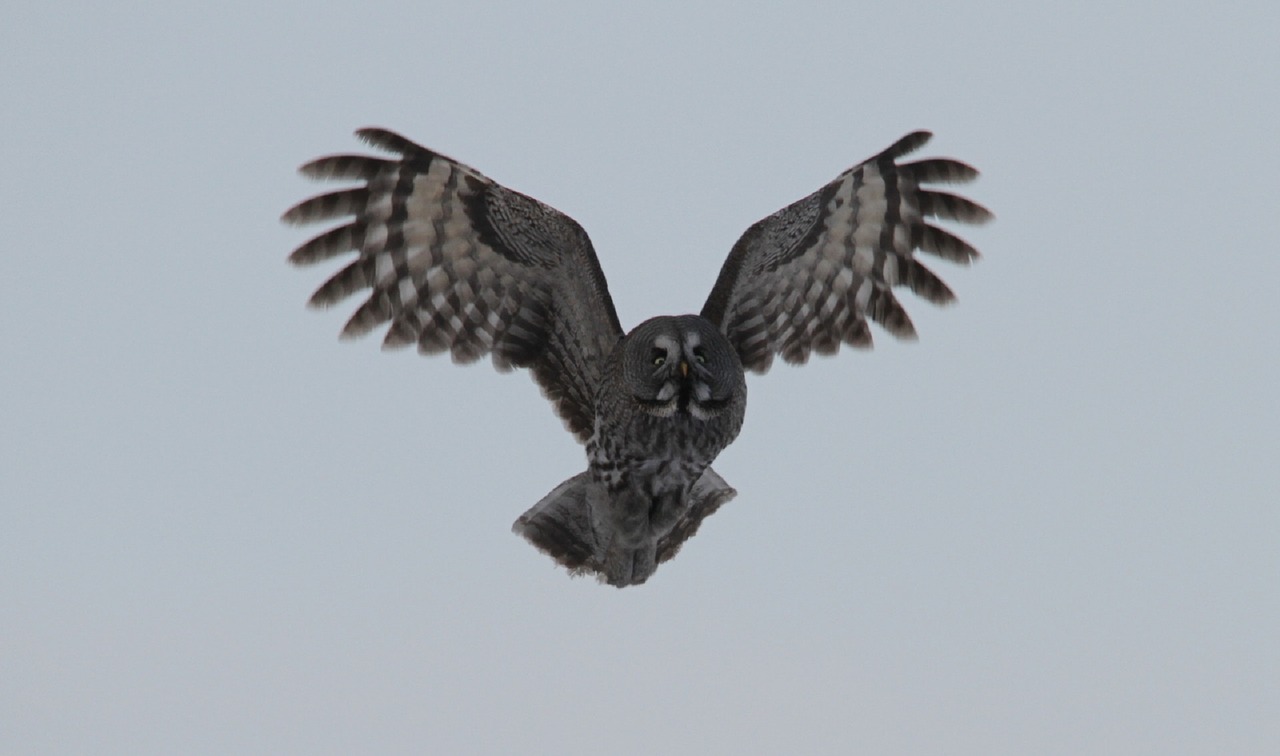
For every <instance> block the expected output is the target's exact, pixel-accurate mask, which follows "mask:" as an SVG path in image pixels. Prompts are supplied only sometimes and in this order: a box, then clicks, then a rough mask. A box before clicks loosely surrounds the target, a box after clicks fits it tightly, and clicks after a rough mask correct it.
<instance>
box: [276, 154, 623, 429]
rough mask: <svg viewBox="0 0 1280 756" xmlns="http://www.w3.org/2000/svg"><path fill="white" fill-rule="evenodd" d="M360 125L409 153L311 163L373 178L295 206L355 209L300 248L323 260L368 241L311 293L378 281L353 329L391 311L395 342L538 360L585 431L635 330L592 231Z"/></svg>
mask: <svg viewBox="0 0 1280 756" xmlns="http://www.w3.org/2000/svg"><path fill="white" fill-rule="evenodd" d="M356 133H357V134H358V135H359V136H360V137H361V138H362V139H364V140H365V141H366V142H368V143H369V144H371V145H373V146H374V147H378V148H381V149H384V150H386V151H388V152H391V153H393V154H394V155H395V157H394V158H383V157H373V156H369V155H333V156H330V157H323V158H319V159H318V160H313V161H311V162H310V163H307V164H306V165H304V166H302V168H301V169H300V170H301V172H302V173H303V174H305V175H307V176H309V177H311V178H316V179H340V180H341V179H346V180H358V181H361V182H363V183H362V184H361V185H359V186H356V187H352V188H347V189H340V190H338V191H334V192H330V193H328V194H322V195H320V196H317V197H312V198H311V199H309V200H305V201H303V202H300V203H298V204H297V205H295V206H294V207H292V208H290V209H289V210H288V211H286V212H285V214H284V216H283V220H284V221H285V222H287V223H312V222H316V221H325V220H330V219H333V218H341V217H344V216H351V217H350V219H349V221H348V222H346V223H344V224H343V225H339V226H337V227H335V228H332V229H330V230H328V231H326V232H324V233H322V234H320V235H319V236H317V237H315V238H314V239H311V240H310V241H308V242H306V243H305V244H303V245H302V246H300V247H298V248H297V249H296V250H294V252H293V254H292V255H290V256H289V260H290V262H293V263H295V264H299V265H310V264H314V263H318V262H323V261H326V260H328V259H330V258H332V257H335V256H338V255H343V254H346V253H349V252H354V253H355V259H354V260H351V261H350V262H349V263H348V264H347V265H346V267H344V268H342V269H341V270H339V271H338V272H337V273H335V274H334V275H333V276H331V277H330V278H329V279H328V280H327V281H325V283H324V284H323V285H322V286H321V287H320V288H319V289H318V290H316V292H315V294H313V295H312V297H311V301H310V304H312V305H314V306H319V307H328V306H330V305H333V304H336V303H337V302H339V301H341V300H342V299H345V298H346V297H348V296H350V295H352V294H354V293H356V292H359V291H366V292H367V299H365V301H364V303H363V304H361V305H360V306H359V307H358V308H357V309H356V311H355V314H353V315H352V316H351V319H350V320H348V321H347V324H346V326H345V327H344V328H343V329H342V335H343V336H344V337H354V336H360V335H363V334H365V333H368V332H369V331H371V330H373V329H375V328H377V327H378V326H381V325H384V324H388V323H389V324H390V327H389V328H388V330H387V334H386V337H385V338H384V340H383V344H384V346H387V347H403V346H408V345H411V344H415V345H417V347H418V350H419V351H420V352H422V353H424V354H433V353H436V352H445V351H447V352H449V353H451V355H452V356H453V359H454V361H455V362H472V361H474V360H477V359H479V358H480V357H482V356H484V355H486V354H487V355H490V356H491V357H492V359H493V363H494V365H495V366H497V367H498V368H499V369H503V370H505V369H510V368H512V367H527V368H530V369H531V370H532V371H533V375H534V378H535V379H536V380H537V382H538V384H539V385H540V386H541V387H542V389H543V392H544V393H545V394H546V395H547V398H548V399H550V400H551V401H552V403H553V404H554V405H555V408H556V411H557V413H558V414H559V415H560V417H561V418H562V419H563V420H564V421H565V425H566V426H567V427H568V428H569V430H570V431H571V432H572V433H573V434H574V435H575V436H577V437H578V439H579V440H581V441H585V440H586V439H587V438H588V437H589V436H590V435H591V432H592V427H593V422H594V417H595V412H594V409H593V403H594V401H595V398H594V390H595V386H596V385H597V383H598V380H599V373H600V370H601V366H602V363H603V361H604V360H603V358H604V356H606V355H607V354H608V352H609V350H610V349H611V348H612V347H613V345H614V344H615V343H616V342H617V341H618V339H620V338H621V337H622V327H621V326H620V325H619V323H618V316H617V313H616V312H615V311H614V307H613V301H612V299H611V298H610V297H609V289H608V286H607V285H606V283H605V279H604V273H603V272H602V271H601V270H600V263H599V261H598V260H597V259H596V254H595V250H594V249H593V248H592V246H591V241H590V239H588V238H587V234H586V232H585V231H583V230H582V227H581V226H579V225H578V224H577V223H576V222H575V221H574V220H573V219H572V218H570V217H569V216H567V215H565V214H563V213H561V212H559V211H558V210H556V209H554V208H552V207H550V206H548V205H545V204H543V203H542V202H539V201H538V200H536V199H533V198H532V197H529V196H526V195H524V194H521V193H519V192H516V191H513V190H511V189H508V188H506V187H504V186H502V185H501V184H499V183H497V182H495V181H493V180H491V179H489V178H488V177H486V176H485V175H483V174H481V173H480V172H479V171H477V170H475V169H474V168H471V167H470V166H468V165H464V164H463V163H460V162H458V161H456V160H452V159H450V158H447V157H445V156H444V155H441V154H439V153H436V152H433V151H431V150H429V149H427V148H426V147H423V146H421V145H419V144H415V143H414V142H411V141H409V140H408V139H405V138H404V137H402V136H400V135H398V134H394V133H392V132H390V131H384V130H382V129H361V130H360V131H358V132H356Z"/></svg>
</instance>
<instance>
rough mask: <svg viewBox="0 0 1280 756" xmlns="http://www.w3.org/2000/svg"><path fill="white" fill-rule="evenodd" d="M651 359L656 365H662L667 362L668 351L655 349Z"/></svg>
mask: <svg viewBox="0 0 1280 756" xmlns="http://www.w3.org/2000/svg"><path fill="white" fill-rule="evenodd" d="M649 359H650V360H652V361H653V365H654V367H662V366H663V365H665V364H667V355H666V353H665V352H663V351H661V350H658V349H655V350H653V352H652V353H651V355H650V357H649Z"/></svg>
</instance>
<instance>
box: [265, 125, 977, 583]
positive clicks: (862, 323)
mask: <svg viewBox="0 0 1280 756" xmlns="http://www.w3.org/2000/svg"><path fill="white" fill-rule="evenodd" d="M356 133H357V135H358V136H359V137H360V138H362V139H363V140H364V141H365V142H367V143H368V144H370V145H372V146H373V147H377V148H381V149H383V150H386V151H387V152H389V153H392V154H393V155H394V156H395V157H390V158H384V157H371V156H366V155H333V156H329V157H322V158H319V159H317V160H313V161H312V162H310V163H307V164H306V165H303V166H302V168H301V169H300V170H301V172H302V173H303V174H304V175H306V176H309V177H311V178H314V179H339V180H351V181H359V182H361V184H360V185H358V186H355V187H351V188H345V189H340V190H338V191H335V192H332V193H329V194H323V195H320V196H317V197H313V198H311V199H308V200H306V201H304V202H301V203H299V204H298V205H296V206H294V207H293V208H291V209H290V210H288V211H287V212H285V214H284V216H283V220H284V221H285V222H287V223H311V222H314V221H325V220H330V219H334V218H340V217H345V216H353V218H354V219H353V220H349V221H348V222H346V223H344V225H340V226H337V227H336V228H333V229H331V230H329V231H326V232H324V233H322V234H320V235H319V236H316V237H315V238H314V239H311V240H310V241H308V242H306V243H305V244H303V245H302V246H300V247H298V249H296V250H295V251H294V252H293V254H292V255H290V257H289V260H290V261H291V262H293V263H296V264H299V265H308V264H312V263H317V262H321V261H324V260H328V259H329V258H331V257H334V256H337V255H342V254H345V253H348V252H355V253H356V258H355V259H354V260H352V261H350V262H349V263H348V264H347V265H346V267H344V268H343V269H342V270H340V271H338V272H337V273H336V274H334V275H333V276H332V277H331V278H329V279H328V280H327V281H325V282H324V284H323V285H322V286H321V287H320V288H319V289H318V290H317V291H316V292H315V294H314V295H312V297H311V300H310V304H312V305H314V306H318V307H328V306H330V305H333V304H335V303H337V302H339V301H340V300H342V299H344V298H345V297H347V296H349V295H351V294H353V293H355V292H358V291H362V290H366V289H367V290H369V293H368V298H367V299H366V300H365V301H364V303H363V304H361V305H360V307H359V308H358V309H356V311H355V314H354V315H352V316H351V319H350V320H349V321H348V322H347V324H346V326H345V327H344V328H343V330H342V336H343V337H354V336H360V335H362V334H365V333H367V332H368V331H370V330H372V329H374V328H376V327H378V326H381V325H383V324H389V328H388V330H387V332H386V336H385V338H384V339H383V345H384V346H385V347H404V346H408V345H411V344H413V345H416V346H417V348H418V351H419V352H422V353H423V354H434V353H437V352H444V351H448V352H449V353H450V354H451V355H452V357H453V360H454V361H455V362H460V363H469V362H473V361H475V360H478V359H479V358H480V357H483V356H484V355H486V354H487V355H490V356H491V358H492V360H493V363H494V365H495V366H496V367H497V368H498V369H499V370H510V369H511V368H517V367H519V368H529V369H530V370H532V371H533V377H534V379H535V380H536V381H537V382H538V385H539V386H541V388H542V390H543V392H544V393H545V394H546V396H547V398H548V399H550V400H551V403H552V404H553V405H554V406H555V409H556V412H557V413H558V414H559V415H560V417H561V418H562V419H563V420H564V422H565V425H566V426H567V428H568V429H569V431H570V432H571V433H573V434H574V436H576V437H577V439H578V440H579V441H580V442H581V443H583V444H585V445H586V450H587V469H586V471H585V472H582V473H579V474H578V475H575V476H574V477H572V478H570V479H569V480H566V481H565V482H563V483H561V484H560V485H559V486H557V487H556V488H555V489H554V490H552V491H551V493H549V494H547V495H546V496H545V497H543V498H542V500H541V501H539V502H538V503H537V504H535V505H534V506H533V507H532V508H531V509H529V510H528V511H527V512H525V513H524V514H523V515H521V516H520V518H519V519H517V520H516V522H515V525H514V530H515V532H516V533H518V534H520V535H522V536H524V537H525V538H526V539H528V540H529V541H530V542H531V543H533V545H534V546H536V547H538V548H539V549H541V550H542V551H544V552H546V553H547V554H548V555H550V556H551V557H552V558H553V559H555V560H556V561H557V562H558V563H560V564H561V565H563V566H564V567H566V568H568V570H569V571H570V572H571V573H573V574H581V573H591V574H595V575H596V576H598V577H599V579H601V580H602V581H605V582H608V583H609V584H610V585H615V586H619V587H622V586H627V585H635V584H638V583H643V582H644V581H645V580H647V579H648V578H649V576H650V575H652V574H653V573H654V571H655V570H656V569H657V566H658V565H659V564H661V563H662V562H665V561H666V560H668V559H670V558H671V557H673V556H675V554H676V552H677V551H678V550H679V549H680V546H681V544H683V543H684V542H685V541H686V540H687V539H688V538H690V537H691V536H692V535H693V534H694V533H695V532H696V531H697V529H698V526H699V525H700V524H701V522H702V521H703V519H705V518H706V517H707V516H709V515H710V514H712V513H713V512H715V511H716V509H718V508H719V507H720V506H721V505H722V504H724V503H725V502H726V501H728V500H729V499H731V498H732V497H733V496H734V495H735V494H736V492H735V491H734V489H732V488H730V487H729V485H728V484H726V483H725V481H724V480H723V479H722V478H721V477H720V476H719V475H717V474H716V473H715V471H714V470H712V469H711V467H710V465H711V463H712V462H713V461H714V460H715V458H716V455H717V454H719V453H720V451H721V450H723V449H724V448H725V447H726V446H728V445H729V444H730V443H732V442H733V440H734V438H735V437H736V436H737V435H738V431H739V429H740V428H741V427H742V419H743V413H744V410H745V408H746V403H747V387H746V382H745V380H744V370H752V371H755V372H758V373H763V372H764V371H766V370H768V369H769V366H770V364H771V363H772V361H773V357H774V355H775V354H778V355H781V356H782V359H783V360H785V361H786V362H789V363H795V364H799V363H803V362H805V361H806V360H807V359H808V358H809V355H810V353H811V352H818V353H819V354H831V353H834V352H835V351H836V350H837V349H839V347H840V345H841V344H850V345H852V346H855V347H869V346H870V345H871V331H870V329H869V328H868V325H867V321H868V319H870V320H873V321H875V322H876V323H878V324H879V325H880V326H881V327H883V328H884V329H885V330H887V331H888V332H889V333H891V334H893V335H894V336H896V337H898V338H914V337H915V329H914V327H913V326H912V324H911V320H910V319H909V318H908V317H907V313H906V312H905V311H904V310H903V309H902V306H901V305H900V304H899V303H898V300H897V299H896V298H895V297H894V295H893V291H892V287H894V286H900V285H905V286H907V287H908V288H910V289H911V290H912V291H913V292H915V293H916V294H918V295H920V296H922V297H924V298H925V299H927V300H929V301H930V302H933V303H935V304H942V303H946V302H950V301H951V300H952V299H954V296H953V295H952V293H951V290H950V289H949V288H947V286H946V284H944V283H943V282H942V281H941V280H940V279H939V278H938V277H937V276H935V275H934V274H933V273H932V272H930V271H929V270H928V269H927V268H925V267H924V266H923V265H921V264H920V263H919V262H918V261H917V260H916V259H915V257H914V251H915V250H917V249H919V250H921V251H924V252H929V253H932V254H934V255H937V256H939V257H942V258H944V259H947V260H951V261H953V262H958V263H968V262H969V261H970V260H972V259H974V258H975V257H977V255H978V253H977V251H976V250H975V249H974V248H973V247H971V246H970V245H969V244H968V243H966V242H964V241H963V240H961V239H959V238H957V237H956V236H954V235H952V234H951V233H949V232H947V231H944V230H942V229H940V228H938V227H936V226H933V225H930V224H929V223H927V222H926V220H925V219H926V218H930V217H933V218H942V219H947V220H954V221H963V222H970V223H982V222H984V221H986V220H988V219H989V218H991V213H990V212H989V211H987V210H986V209H985V208H983V207H982V206H981V205H978V204H976V203H974V202H972V201H970V200H968V199H965V198H963V197H959V196H957V195H954V194H949V193H946V192H942V191H937V190H934V189H926V188H924V187H923V186H922V185H924V184H929V183H939V182H965V181H970V180H972V179H974V178H975V177H976V176H977V175H978V173H977V171H976V170H974V169H973V168H971V167H969V166H968V165H965V164H964V163H961V162H958V161H955V160H951V159H945V158H935V159H928V160H919V161H916V162H910V163H901V164H900V163H898V162H897V161H898V159H899V158H900V157H902V156H903V155H906V154H907V153H910V152H912V151H913V150H915V149H917V148H919V147H920V146H922V145H923V144H925V142H927V141H928V140H929V137H930V134H929V133H928V132H925V131H917V132H914V133H911V134H908V135H906V136H905V137H903V138H902V139H899V140H898V141H897V142H896V143H895V144H893V146H891V147H889V148H888V149H886V150H884V151H883V152H881V153H879V154H878V155H875V156H874V157H872V158H869V159H868V160H866V161H864V162H862V163H859V164H858V165H855V166H853V167H852V168H850V169H849V170H847V171H845V172H844V173H841V174H840V175H839V176H837V177H836V178H835V180H833V181H832V182H831V183H829V184H827V185H826V186H823V187H822V188H821V189H819V190H818V191H816V192H814V193H813V194H810V195H809V196H807V197H805V198H803V199H801V200H799V201H797V202H794V203H792V204H790V205H788V206H787V207H785V208H783V209H781V210H779V211H778V212H776V213H774V214H773V215H770V216H769V217H767V218H765V219H763V220H761V221H759V222H758V223H756V224H754V225H753V226H751V227H750V228H748V229H747V231H746V233H744V234H743V235H742V237H741V238H740V239H739V240H738V242H737V243H736V244H734V246H733V249H732V251H731V252H730V253H729V257H728V259H727V260H726V261H725V263H724V267H723V268H722V269H721V271H720V276H719V278H718V279H717V280H716V283H715V286H714V287H712V289H711V294H710V296H709V297H708V298H707V301H706V303H705V304H704V305H703V306H702V312H701V314H700V315H681V316H678V317H670V316H660V317H656V318H652V319H650V320H646V321H645V322H643V323H641V324H640V325H638V326H636V327H635V328H634V329H633V330H631V331H630V332H629V333H624V332H623V330H622V326H621V324H620V323H619V322H618V316H617V314H616V313H615V312H614V307H613V301H612V299H611V298H610V296H609V290H608V287H607V286H606V284H605V278H604V273H603V272H602V271H601V269H600V263H599V261H598V260H597V259H596V254H595V251H594V250H593V249H592V246H591V241H590V240H589V239H588V238H587V234H586V232H585V231H583V230H582V227H581V226H579V225H578V224H577V223H576V222H575V221H574V220H573V219H572V218H569V217H568V216H566V215H564V214H563V213H560V212H559V211H557V210H555V209H553V208H551V207H549V206H547V205H545V204H543V203H541V202H539V201H538V200H535V199H533V198H531V197H528V196H526V195H524V194H521V193H519V192H516V191H513V190H511V189H508V188H506V187H504V186H502V185H501V184H498V183H496V182H494V181H492V180H490V179H489V178H487V177H486V176H484V175H483V174H481V173H480V172H479V171H476V170H475V169H473V168H471V167H469V166H467V165H464V164H462V163H459V162H457V161H455V160H452V159H450V158H447V157H445V156H444V155H441V154H439V153H436V152H432V151H431V150H429V149H427V148H425V147H422V146H420V145H418V144H415V143H414V142H412V141H410V140H408V139H405V138H404V137H402V136H399V135H397V134H394V133H392V132H390V131H385V130H383V129H375V128H370V129H361V130H360V131H358V132H356Z"/></svg>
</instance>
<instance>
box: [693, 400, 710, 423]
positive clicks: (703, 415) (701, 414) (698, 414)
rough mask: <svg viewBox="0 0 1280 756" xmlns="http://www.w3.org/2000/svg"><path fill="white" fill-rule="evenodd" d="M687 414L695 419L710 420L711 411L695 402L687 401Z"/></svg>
mask: <svg viewBox="0 0 1280 756" xmlns="http://www.w3.org/2000/svg"><path fill="white" fill-rule="evenodd" d="M689 414H690V415H692V416H693V417H694V419H696V420H710V419H711V413H710V412H707V411H706V410H704V409H703V408H702V405H700V404H698V403H697V402H689Z"/></svg>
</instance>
